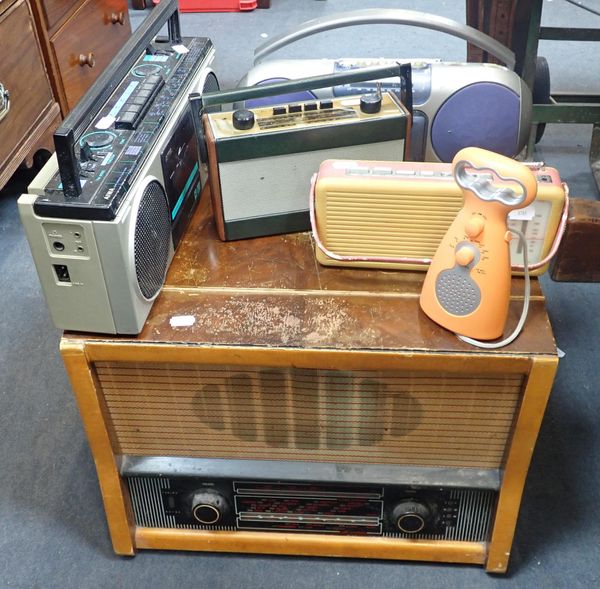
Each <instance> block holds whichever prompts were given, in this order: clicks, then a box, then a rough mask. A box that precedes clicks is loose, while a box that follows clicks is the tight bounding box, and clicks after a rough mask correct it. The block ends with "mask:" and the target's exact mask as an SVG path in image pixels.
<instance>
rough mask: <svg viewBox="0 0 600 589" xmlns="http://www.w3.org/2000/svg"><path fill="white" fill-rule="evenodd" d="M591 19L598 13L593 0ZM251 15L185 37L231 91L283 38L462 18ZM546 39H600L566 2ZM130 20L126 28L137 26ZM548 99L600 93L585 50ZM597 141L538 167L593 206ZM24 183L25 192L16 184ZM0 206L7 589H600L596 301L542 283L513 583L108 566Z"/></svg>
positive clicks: (548, 18)
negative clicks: (209, 57) (351, 21)
mask: <svg viewBox="0 0 600 589" xmlns="http://www.w3.org/2000/svg"><path fill="white" fill-rule="evenodd" d="M587 3H588V4H594V3H593V0H587ZM272 4H273V6H272V8H271V9H270V10H263V11H255V12H253V13H247V14H186V15H184V16H183V17H182V27H183V32H184V34H187V35H206V36H210V37H211V38H212V39H213V41H214V43H215V45H216V48H217V59H216V65H215V69H216V71H217V73H218V75H219V76H220V78H221V82H222V85H223V86H224V87H225V86H231V85H233V84H235V82H236V81H237V80H238V79H239V78H240V77H241V76H242V75H243V73H244V72H245V71H246V70H247V69H248V68H249V67H250V65H251V58H252V50H253V48H254V47H255V46H256V45H258V44H259V43H260V42H261V41H263V39H264V37H261V34H262V33H265V34H267V35H273V34H275V33H276V32H277V31H280V30H282V28H284V27H288V26H291V25H293V24H295V23H299V22H302V21H303V20H306V19H308V18H311V17H314V16H317V15H319V14H325V13H329V12H334V11H336V10H341V9H343V8H348V9H350V8H360V7H365V6H377V7H388V6H396V7H403V8H413V9H414V8H416V7H418V8H419V9H420V10H424V11H430V12H434V13H437V14H441V15H444V16H448V17H451V18H455V19H457V20H462V19H464V8H463V7H462V6H463V2H439V1H432V0H430V1H421V2H406V1H404V2H403V1H396V2H394V1H389V0H388V1H384V0H379V1H378V2H377V3H374V2H366V1H364V2H360V1H359V0H352V1H349V0H348V1H344V2H342V1H341V0H337V1H334V0H327V1H325V2H323V1H317V0H273V1H272ZM544 4H545V9H544V10H545V13H544V23H545V24H548V25H550V24H552V25H566V24H569V25H574V26H596V27H599V26H600V18H598V17H594V16H592V15H589V14H587V13H585V12H583V11H581V10H579V9H577V8H574V7H573V6H572V5H570V4H568V3H566V2H565V1H564V0H554V1H550V0H549V1H548V2H545V3H544ZM144 16H145V13H144V12H134V13H133V20H134V24H139V22H141V19H142V18H144ZM323 37H324V38H322V39H320V40H317V39H313V40H312V41H303V42H302V43H298V45H297V46H296V47H295V48H294V49H293V50H291V49H290V50H289V51H287V52H283V51H282V52H281V53H280V55H282V56H283V55H295V56H298V57H309V56H322V57H336V56H389V57H418V56H421V57H442V58H444V59H460V60H462V59H463V58H464V44H463V43H462V42H461V41H456V40H453V39H450V38H448V37H445V36H443V35H439V34H436V33H430V32H419V31H415V30H411V29H408V28H405V27H396V28H391V27H379V28H377V29H371V30H367V29H366V28H365V29H360V30H356V31H354V32H353V33H344V34H339V35H338V34H337V33H331V34H328V35H324V36H323ZM540 53H541V54H543V55H545V56H546V57H547V58H548V60H549V62H550V67H551V71H552V78H553V87H554V88H555V89H562V90H567V89H569V90H585V89H590V90H598V86H599V85H600V75H599V74H600V60H598V59H597V57H598V49H597V48H596V46H594V45H592V44H588V45H585V44H582V43H579V44H576V43H568V44H567V43H561V44H558V43H549V42H544V43H542V46H541V50H540ZM589 142H590V129H589V128H588V127H585V126H574V125H573V126H553V127H549V128H548V129H547V132H546V134H545V136H544V138H543V140H542V142H541V143H540V144H539V145H538V152H537V154H536V158H538V159H544V160H546V162H547V163H548V164H549V165H553V166H556V167H558V168H559V169H560V171H561V174H562V176H563V178H564V179H565V180H567V181H568V182H569V184H570V186H571V192H572V194H573V195H575V196H582V197H586V198H594V199H596V198H598V193H597V190H596V188H595V184H594V182H593V180H592V177H591V174H590V172H589V167H588V164H587V153H588V149H589ZM19 182H20V184H19ZM26 182H27V178H26V175H25V174H22V175H21V176H20V178H17V179H16V180H15V182H14V183H13V184H11V185H10V186H9V187H8V188H7V189H5V190H4V191H3V192H2V193H0V252H1V255H0V271H1V276H2V279H1V281H0V285H1V286H0V293H1V294H0V309H1V311H0V312H1V316H2V320H1V321H0V586H6V587H39V588H46V587H48V588H51V587H67V588H71V587H75V588H88V587H106V588H112V587H115V588H116V587H150V586H152V587H167V588H170V587H217V588H229V587H235V588H238V587H239V588H243V589H246V588H254V587H256V588H259V587H261V588H264V587H326V588H337V587H343V588H344V589H350V588H364V587H367V586H372V587H383V586H389V587H399V586H403V587H448V588H450V587H461V588H467V587H477V588H482V587H491V586H496V585H498V586H499V585H502V586H510V587H534V586H535V587H561V588H562V587H565V588H567V587H568V588H573V587H597V586H598V585H599V583H600V559H599V557H600V541H599V538H600V517H599V516H600V508H599V502H598V497H599V493H598V489H599V488H600V468H599V466H600V465H599V461H600V458H599V457H600V434H599V432H600V429H599V424H598V421H599V419H598V418H599V416H600V395H599V390H598V388H599V387H598V376H599V371H598V363H599V360H600V356H599V354H598V342H599V341H600V322H599V321H598V314H599V311H600V303H599V301H600V285H584V284H565V283H554V282H552V281H551V280H550V279H549V278H547V277H545V278H544V279H543V286H544V291H545V294H546V296H547V300H548V311H549V314H550V318H551V321H552V325H553V327H554V331H555V335H556V339H557V342H558V345H559V346H560V348H561V349H562V350H563V351H564V352H565V353H566V356H565V357H564V358H563V359H562V360H561V363H560V367H559V371H558V375H557V378H556V381H555V386H554V390H553V393H552V397H551V400H550V403H549V406H548V410H547V413H546V416H545V420H544V423H543V426H542V431H541V435H540V438H539V441H538V444H537V447H536V450H535V455H534V459H533V463H532V465H531V469H530V473H529V478H528V482H527V486H526V489H525V496H524V499H523V504H522V509H521V514H520V518H519V523H518V527H517V533H516V538H515V542H514V546H513V553H512V558H511V564H510V569H509V573H508V575H507V576H505V577H493V576H488V575H486V574H485V573H484V572H483V571H482V569H480V568H479V567H470V566H449V565H448V566H447V565H428V564H411V563H399V562H381V561H359V560H341V559H319V558H285V557H271V556H261V555H257V556H239V555H225V554H203V553H199V554H194V553H168V552H142V553H140V554H139V555H138V556H136V557H135V558H133V559H129V558H121V557H117V556H115V555H114V554H113V552H112V550H111V546H110V542H109V539H108V533H107V527H106V521H105V518H104V512H103V509H102V503H101V499H100V494H99V490H98V486H97V480H96V474H95V470H94V465H93V461H92V457H91V455H90V451H89V449H88V446H87V443H86V440H85V437H84V433H83V430H82V427H81V424H80V421H79V417H78V414H77V410H76V408H75V404H74V401H73V398H72V395H71V391H70V388H69V384H68V382H67V378H66V375H65V372H64V369H63V366H62V363H61V360H60V357H59V354H58V341H59V336H60V334H59V332H58V330H56V329H55V328H54V327H53V326H52V324H51V322H50V320H49V317H48V313H47V310H46V307H45V304H44V300H43V297H42V294H41V292H40V287H39V284H38V280H37V276H36V273H35V269H34V267H33V263H32V260H31V257H30V255H29V251H28V246H27V243H26V240H25V238H24V235H23V231H22V229H21V226H20V224H19V220H18V217H17V210H16V196H17V194H18V193H19V192H20V191H21V190H22V189H23V186H24V185H26Z"/></svg>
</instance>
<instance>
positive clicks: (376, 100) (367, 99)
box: [360, 94, 381, 115]
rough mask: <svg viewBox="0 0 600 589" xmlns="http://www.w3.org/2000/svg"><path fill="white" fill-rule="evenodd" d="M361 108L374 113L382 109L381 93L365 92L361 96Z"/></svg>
mask: <svg viewBox="0 0 600 589" xmlns="http://www.w3.org/2000/svg"><path fill="white" fill-rule="evenodd" d="M360 110H361V111H362V112H364V113H365V114H368V115H374V114H376V113H378V112H379V111H380V110H381V94H364V95H363V96H361V97H360Z"/></svg>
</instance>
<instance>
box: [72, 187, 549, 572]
mask: <svg viewBox="0 0 600 589" xmlns="http://www.w3.org/2000/svg"><path fill="white" fill-rule="evenodd" d="M204 200H205V202H206V201H207V200H208V199H206V198H205V199H204ZM422 279H423V276H422V274H419V273H414V274H413V273H403V272H389V271H381V270H369V269H363V270H358V269H350V268H327V267H323V266H320V265H319V264H317V263H316V261H315V253H314V246H313V243H312V241H311V237H310V235H309V234H306V233H303V234H295V235H287V236H286V235H283V236H273V237H266V238H261V239H254V240H249V241H244V242H229V243H223V242H221V241H220V240H219V239H218V238H217V236H216V232H215V229H214V225H213V222H212V219H211V217H210V211H209V210H208V207H206V206H204V207H200V209H199V210H198V212H197V214H196V216H195V218H194V219H193V220H192V222H191V225H190V229H189V231H188V232H187V234H186V236H185V237H184V239H183V241H182V243H181V245H180V249H179V251H178V254H177V256H176V258H175V260H174V263H173V264H172V266H171V269H170V271H169V275H168V277H167V281H166V286H165V287H164V288H163V291H162V293H161V295H160V296H159V298H158V299H157V301H156V303H155V305H154V307H153V310H152V312H151V315H150V317H149V319H148V321H147V323H146V326H145V327H144V330H143V331H142V333H141V334H140V335H139V336H138V337H135V338H123V337H120V338H113V337H112V336H111V338H108V337H107V336H102V337H100V336H90V335H83V334H81V335H78V334H72V333H65V334H64V336H63V339H62V342H61V350H62V354H63V358H64V361H65V364H66V367H67V370H68V373H69V376H70V379H71V382H72V385H73V389H74V392H75V396H76V399H77V402H78V404H79V408H80V412H81V415H82V418H83V422H84V425H85V428H86V431H87V435H88V439H89V442H90V445H91V448H92V452H93V454H94V459H95V462H96V466H97V469H98V475H99V480H100V486H101V489H102V495H103V499H104V503H105V507H106V513H107V517H108V523H109V528H110V533H111V537H112V541H113V546H114V549H115V551H116V552H117V553H119V554H134V553H135V551H136V550H138V549H144V548H155V549H183V550H211V551H236V552H258V553H272V554H302V555H319V556H352V557H365V558H390V559H410V560H426V561H445V562H464V563H478V564H482V565H485V567H486V568H487V570H488V571H493V572H503V571H504V570H506V566H507V562H508V555H509V554H510V547H511V544H512V539H513V534H514V530H515V524H516V518H517V514H518V509H519V504H520V500H521V494H522V490H523V486H524V482H525V477H526V473H527V469H528V466H529V461H530V458H531V453H532V449H533V446H534V444H535V440H536V437H537V434H538V430H539V426H540V423H541V420H542V416H543V412H544V409H545V405H546V401H547V398H548V395H549V392H550V388H551V384H552V380H553V377H554V372H555V369H556V365H557V356H556V348H555V344H554V341H553V338H552V332H551V328H550V325H549V323H548V318H547V316H546V313H545V309H544V301H543V296H542V294H541V291H540V289H539V286H538V285H537V283H536V284H534V285H533V296H532V301H531V305H530V314H529V318H528V322H527V325H526V327H525V329H524V331H523V333H522V334H521V336H520V337H519V338H518V339H517V340H516V341H515V342H514V343H512V344H511V345H510V346H508V347H507V348H504V349H503V350H502V351H481V350H475V349H472V348H470V347H469V346H468V345H466V344H464V343H462V342H460V341H459V340H458V339H456V338H455V337H454V336H453V335H452V334H450V333H448V332H446V331H444V330H443V329H441V328H440V327H438V326H437V325H435V324H434V323H433V322H431V321H430V320H429V319H428V318H427V317H426V316H425V315H424V314H423V313H422V312H421V311H420V310H419V303H418V297H419V292H420V289H421V285H422ZM515 280H516V281H517V282H519V281H520V279H515ZM520 286H521V285H520V284H518V285H516V288H515V289H513V291H514V292H518V291H519V288H520ZM520 306H521V302H520V301H519V300H515V301H511V310H510V312H511V317H512V318H513V319H514V318H515V317H516V316H517V315H518V313H519V311H520ZM509 323H510V320H509Z"/></svg>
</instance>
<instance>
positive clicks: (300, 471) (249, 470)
mask: <svg viewBox="0 0 600 589" xmlns="http://www.w3.org/2000/svg"><path fill="white" fill-rule="evenodd" d="M119 470H120V473H121V475H122V476H171V477H203V478H223V479H235V480H239V479H243V478H248V479H251V480H258V479H262V480H285V481H311V482H331V483H360V484H375V485H416V486H428V487H456V488H470V489H491V490H494V491H497V490H499V489H500V479H501V473H500V471H499V470H498V469H488V468H486V469H479V468H445V467H444V468H442V467H427V466H401V465H398V466H391V465H388V464H383V465H379V464H341V463H328V462H302V461H278V460H225V459H219V458H185V457H179V456H148V457H146V456H127V455H124V456H121V457H120V466H119Z"/></svg>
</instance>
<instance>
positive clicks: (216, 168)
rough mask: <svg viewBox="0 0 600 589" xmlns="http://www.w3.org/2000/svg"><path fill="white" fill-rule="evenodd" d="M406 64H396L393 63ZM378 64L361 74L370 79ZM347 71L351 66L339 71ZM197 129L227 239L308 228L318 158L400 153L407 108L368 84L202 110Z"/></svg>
mask: <svg viewBox="0 0 600 589" xmlns="http://www.w3.org/2000/svg"><path fill="white" fill-rule="evenodd" d="M409 67H410V66H409ZM405 69H406V68H405V66H399V65H395V66H393V67H392V68H391V71H396V73H401V72H402V71H403V70H405ZM378 70H379V71H381V70H380V68H376V69H373V70H363V71H362V73H361V72H359V74H361V75H362V79H365V78H366V79H372V78H373V77H374V76H376V75H377V73H376V72H377V71H378ZM388 71H390V70H388ZM369 72H370V73H369ZM349 75H350V76H354V75H356V72H353V73H351V74H345V75H343V76H341V77H342V79H347V77H348V76H349ZM335 79H338V76H322V77H319V78H309V79H306V80H302V81H300V82H296V83H286V84H275V85H272V86H263V87H262V88H250V89H242V90H238V91H230V92H221V93H217V94H213V95H204V96H203V97H202V104H203V106H207V105H214V104H215V103H225V102H238V101H239V100H240V99H241V98H240V97H241V96H251V95H253V94H254V93H256V92H257V91H259V92H265V91H267V92H270V93H273V92H274V93H277V94H282V87H283V88H288V89H289V88H290V86H292V87H294V88H298V87H305V88H306V87H308V88H311V87H313V86H314V85H319V84H321V85H323V84H331V80H335ZM194 110H196V109H195V108H194ZM201 132H202V133H203V134H204V137H205V141H206V148H207V151H208V161H209V168H210V174H209V182H210V187H211V194H212V199H213V210H214V212H215V219H216V224H217V228H218V231H219V236H220V238H221V239H223V240H231V239H241V238H247V237H258V236H262V235H273V234H276V233H290V232H293V231H305V230H308V229H310V220H309V202H308V196H307V195H308V187H309V186H310V178H311V176H312V175H313V173H314V171H315V170H316V169H317V168H318V167H319V164H320V163H321V162H322V161H323V160H325V159H327V158H331V157H339V158H348V157H350V158H352V157H360V158H374V159H380V158H393V159H397V160H402V159H404V156H405V152H406V149H407V147H408V142H407V141H406V138H407V136H408V135H409V133H410V113H409V111H408V110H407V108H406V107H405V106H404V104H402V103H401V102H400V100H399V99H398V98H397V96H396V95H395V94H394V93H391V92H383V93H380V92H372V93H369V94H362V95H354V96H346V97H342V98H332V99H327V100H306V101H292V102H289V103H283V104H278V105H275V106H268V107H262V108H255V109H246V108H243V109H237V110H234V111H229V112H213V113H209V114H204V116H203V128H202V130H201Z"/></svg>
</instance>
